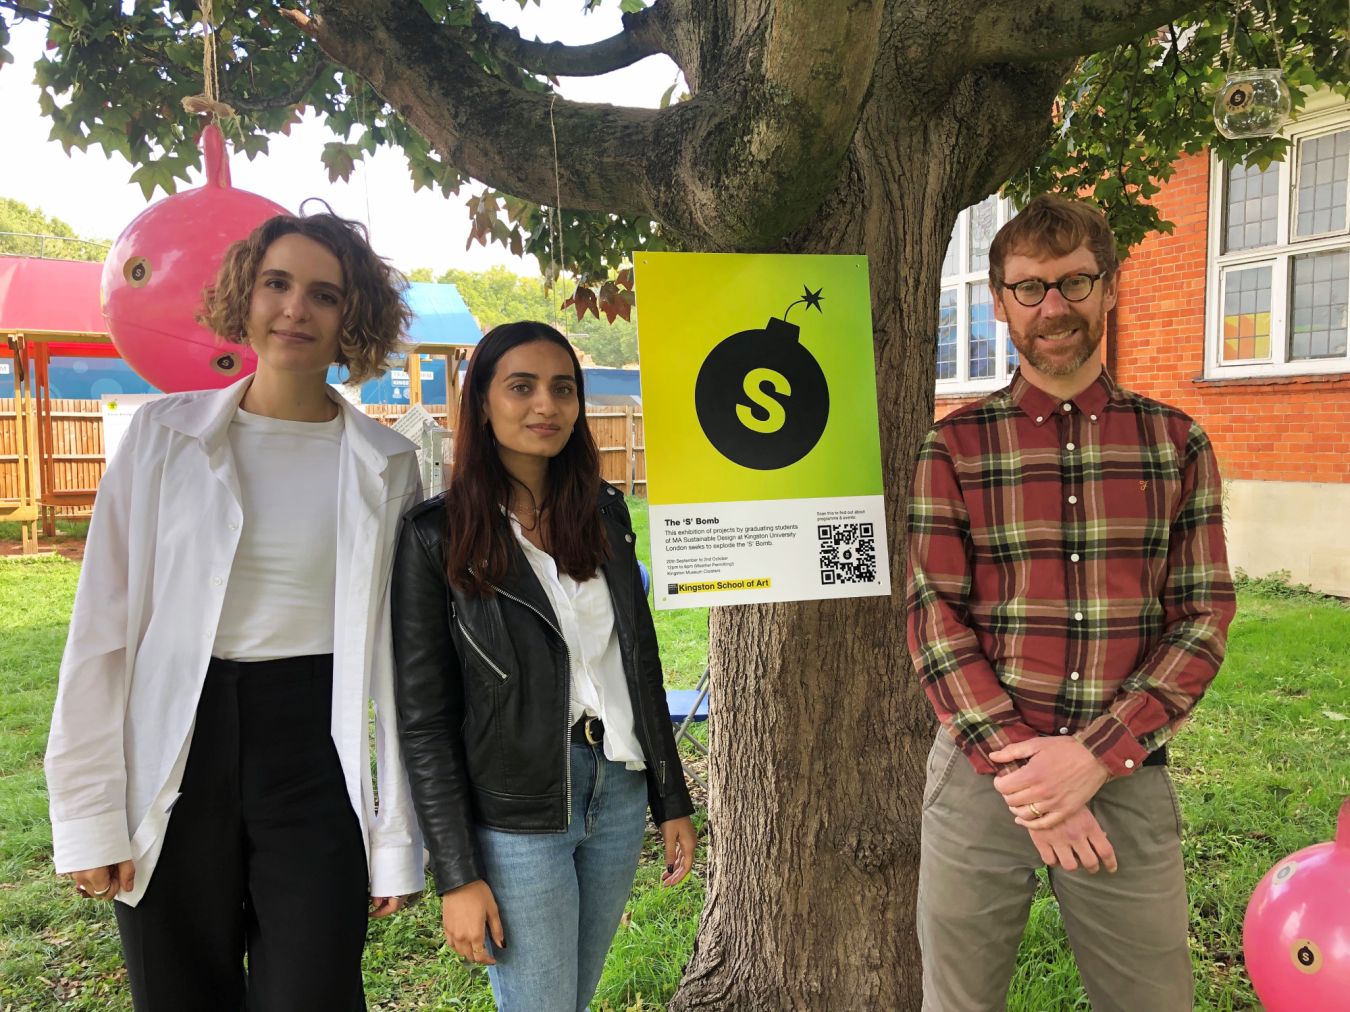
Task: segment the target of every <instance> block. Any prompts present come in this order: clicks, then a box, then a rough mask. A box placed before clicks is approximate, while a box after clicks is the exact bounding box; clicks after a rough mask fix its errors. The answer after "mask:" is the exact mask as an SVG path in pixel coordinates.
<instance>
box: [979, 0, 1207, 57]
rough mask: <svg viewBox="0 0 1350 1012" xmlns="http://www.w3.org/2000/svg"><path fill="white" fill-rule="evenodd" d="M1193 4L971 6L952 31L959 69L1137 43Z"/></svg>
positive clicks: (1082, 0)
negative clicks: (958, 28)
mask: <svg viewBox="0 0 1350 1012" xmlns="http://www.w3.org/2000/svg"><path fill="white" fill-rule="evenodd" d="M1197 6H1198V5H1197V3H1196V0H1053V2H1042V3H1028V2H1027V0H998V2H996V3H991V4H983V5H972V8H975V9H974V10H973V11H972V16H971V18H970V19H969V21H968V23H967V24H965V26H964V28H963V30H962V31H961V32H959V33H958V36H959V55H960V58H961V60H962V63H963V64H964V65H965V66H980V65H987V64H995V63H1007V64H1014V65H1016V64H1027V63H1043V62H1045V61H1046V60H1057V59H1063V58H1066V57H1074V56H1083V55H1085V54H1087V53H1095V52H1099V51H1101V50H1103V49H1109V48H1111V47H1112V46H1118V45H1120V44H1121V43H1124V42H1130V41H1133V40H1135V39H1138V38H1139V37H1140V36H1142V35H1144V34H1145V33H1146V32H1148V31H1150V30H1151V29H1154V28H1157V27H1159V26H1160V25H1163V24H1166V23H1167V22H1168V21H1171V20H1173V19H1174V18H1176V17H1178V16H1180V15H1182V14H1185V13H1186V12H1187V11H1192V10H1194V9H1195V8H1196V7H1197ZM954 44H956V43H955V42H954Z"/></svg>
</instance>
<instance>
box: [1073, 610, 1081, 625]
mask: <svg viewBox="0 0 1350 1012" xmlns="http://www.w3.org/2000/svg"><path fill="white" fill-rule="evenodd" d="M1073 620H1074V621H1075V622H1081V621H1083V613H1082V612H1081V611H1076V612H1074V613H1073Z"/></svg>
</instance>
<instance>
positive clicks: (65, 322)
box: [0, 256, 482, 554]
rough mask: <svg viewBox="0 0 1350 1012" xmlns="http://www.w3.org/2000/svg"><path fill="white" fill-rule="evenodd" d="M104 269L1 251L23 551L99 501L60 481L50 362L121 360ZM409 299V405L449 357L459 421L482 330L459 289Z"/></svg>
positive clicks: (13, 498) (419, 292)
mask: <svg viewBox="0 0 1350 1012" xmlns="http://www.w3.org/2000/svg"><path fill="white" fill-rule="evenodd" d="M102 271H103V265H102V264H99V263H88V262H83V261H75V260H52V259H43V258H39V257H16V256H0V363H3V362H8V363H10V364H11V369H10V372H11V376H10V377H9V378H10V380H11V381H12V382H11V384H7V385H12V389H13V398H14V408H15V415H16V417H15V424H14V426H13V432H14V446H13V447H12V448H11V450H12V452H11V450H5V449H0V455H7V456H8V458H9V459H10V460H12V461H13V462H14V464H15V465H16V467H15V470H16V471H17V482H16V483H15V485H16V487H12V488H0V521H9V522H17V523H18V524H19V525H20V529H21V540H22V550H23V552H24V554H31V553H34V552H36V551H37V550H38V538H39V533H42V534H46V535H47V536H48V537H50V536H52V535H53V534H54V533H55V531H56V526H55V524H56V512H57V510H58V509H62V508H71V507H73V508H77V509H81V510H88V509H91V508H92V507H93V504H94V496H95V493H96V492H97V489H96V488H93V487H89V488H83V487H82V488H64V487H61V484H60V482H59V481H58V476H57V468H56V462H55V459H54V458H55V457H56V446H55V440H54V438H53V417H54V411H53V407H52V389H51V384H50V379H49V366H50V363H51V360H52V359H53V358H54V357H59V356H78V357H82V358H86V357H100V358H117V357H118V354H117V349H116V348H115V347H114V346H113V344H112V340H111V338H110V337H109V334H108V326H107V322H106V320H105V319H104V317H103V312H102V307H101V306H100V305H99V279H100V276H101V274H102ZM406 298H407V302H408V305H409V307H410V308H411V309H412V310H413V314H414V319H413V323H412V325H411V326H410V328H409V339H410V340H409V346H408V347H409V354H408V361H407V369H408V377H409V402H410V403H411V404H420V403H422V382H421V380H422V372H421V368H420V364H421V356H422V355H433V356H436V357H438V358H442V359H444V361H445V377H446V400H447V402H448V403H447V411H448V412H449V421H450V425H453V420H454V418H455V416H456V414H457V412H458V407H459V379H460V365H461V364H462V363H463V361H464V360H465V358H466V357H467V355H468V353H469V351H470V350H471V349H472V348H473V346H474V345H475V344H477V343H478V341H479V339H480V338H481V336H482V335H481V333H480V331H479V329H478V325H477V324H476V323H475V322H474V319H473V316H472V315H470V313H469V311H468V308H467V307H466V306H465V305H464V302H463V300H462V299H461V298H460V297H459V293H458V292H457V291H455V289H454V288H453V286H450V285H435V284H413V285H411V286H409V289H408V292H407V295H406ZM6 462H8V460H7V461H6Z"/></svg>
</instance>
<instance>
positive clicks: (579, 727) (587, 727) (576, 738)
mask: <svg viewBox="0 0 1350 1012" xmlns="http://www.w3.org/2000/svg"><path fill="white" fill-rule="evenodd" d="M604 737H605V724H604V721H602V720H601V719H600V718H599V717H589V716H587V717H582V718H581V719H580V720H578V721H577V722H576V723H575V724H573V725H572V741H573V742H575V743H576V744H578V745H599V744H600V742H601V741H603V740H604ZM1155 754H1156V753H1155Z"/></svg>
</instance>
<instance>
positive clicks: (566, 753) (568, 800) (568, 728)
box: [492, 587, 572, 828]
mask: <svg viewBox="0 0 1350 1012" xmlns="http://www.w3.org/2000/svg"><path fill="white" fill-rule="evenodd" d="M492 589H493V590H495V591H496V592H497V593H498V594H500V595H501V596H502V597H504V598H506V599H507V600H510V601H515V602H516V604H520V605H524V606H525V607H526V608H529V609H530V611H532V612H534V613H535V614H536V615H538V616H539V617H540V618H541V619H543V620H544V624H545V625H546V626H548V627H549V628H550V629H552V630H553V631H554V632H555V633H557V634H558V639H559V640H560V641H561V642H562V645H563V657H564V659H565V661H566V666H565V667H564V669H563V670H564V672H565V674H566V678H567V686H566V687H567V694H566V696H565V698H566V699H567V700H568V702H565V703H564V704H563V785H564V788H565V792H566V793H565V795H564V801H565V804H566V806H567V819H566V823H565V828H571V825H572V706H571V702H570V700H571V698H572V694H571V688H572V654H571V651H569V650H568V649H567V637H565V636H564V635H563V634H562V630H561V629H559V628H558V627H557V626H556V625H554V624H553V620H552V619H550V618H549V617H548V616H547V615H545V614H544V613H543V612H542V611H540V610H539V609H538V608H536V607H535V606H534V605H532V604H530V602H529V601H525V600H522V599H521V598H519V597H516V595H515V594H512V593H511V592H510V591H509V590H503V589H502V588H501V587H493V588H492Z"/></svg>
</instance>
